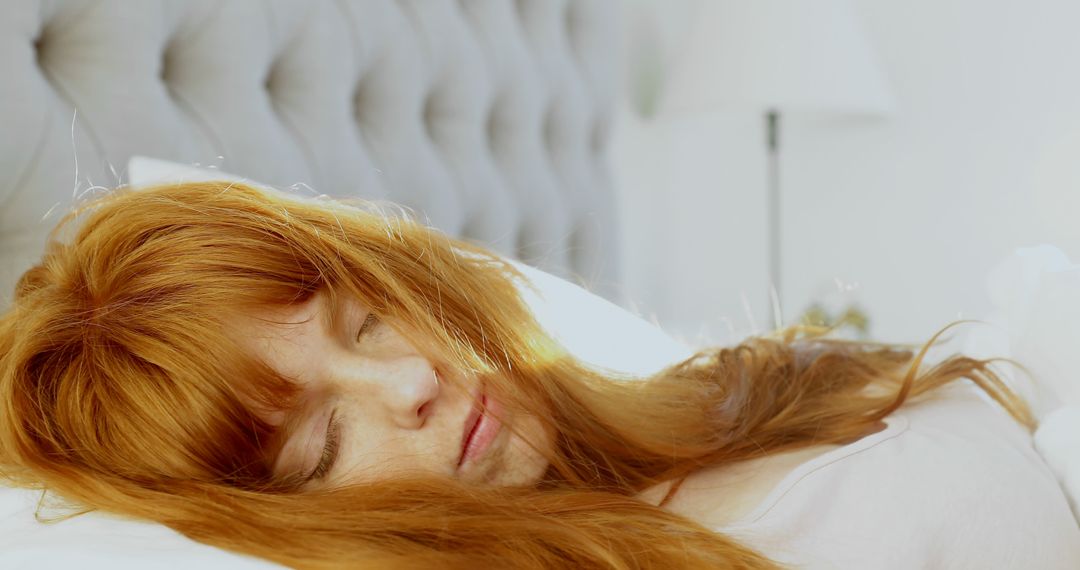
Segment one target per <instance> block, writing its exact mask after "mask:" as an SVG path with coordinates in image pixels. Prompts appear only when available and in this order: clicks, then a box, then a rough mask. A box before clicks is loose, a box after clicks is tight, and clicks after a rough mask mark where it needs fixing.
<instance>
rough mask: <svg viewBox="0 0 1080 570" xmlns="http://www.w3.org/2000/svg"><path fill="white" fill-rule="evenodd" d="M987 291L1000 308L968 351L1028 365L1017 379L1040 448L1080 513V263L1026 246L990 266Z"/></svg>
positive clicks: (974, 331) (973, 330)
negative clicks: (1030, 407) (1031, 411)
mask: <svg viewBox="0 0 1080 570" xmlns="http://www.w3.org/2000/svg"><path fill="white" fill-rule="evenodd" d="M987 292H988V293H989V294H990V298H991V301H992V302H993V304H994V306H995V310H994V312H993V313H992V314H991V315H990V316H989V317H988V318H987V319H985V320H986V321H987V325H985V326H973V327H969V329H970V333H969V334H968V336H967V337H966V339H965V343H964V347H963V350H964V352H967V353H969V354H973V355H980V356H1007V357H1010V358H1012V359H1014V360H1016V361H1017V362H1019V363H1020V364H1022V365H1023V366H1024V367H1025V368H1026V369H1027V370H1028V372H1029V373H1030V374H1024V373H1022V372H1019V371H1015V372H1014V373H1012V374H1011V377H1012V378H1011V379H1012V381H1013V383H1014V385H1015V386H1016V387H1017V388H1018V389H1019V391H1020V392H1021V393H1023V394H1024V395H1025V396H1026V397H1027V398H1028V399H1029V401H1031V402H1032V404H1033V408H1034V412H1035V414H1036V417H1037V418H1038V419H1039V427H1038V430H1037V431H1036V433H1035V447H1036V449H1038V450H1039V453H1040V454H1042V456H1043V458H1044V459H1045V460H1046V462H1047V463H1048V464H1049V465H1050V467H1051V469H1052V470H1053V471H1054V474H1055V475H1056V476H1057V477H1058V481H1059V482H1060V483H1061V485H1062V488H1064V489H1065V492H1066V494H1067V495H1069V499H1070V506H1071V507H1072V510H1073V514H1074V515H1076V516H1077V518H1078V520H1080V265H1078V264H1075V263H1073V262H1072V261H1070V260H1069V258H1068V257H1067V256H1066V255H1065V253H1064V252H1062V251H1061V250H1060V249H1058V248H1056V247H1053V246H1049V245H1041V246H1037V247H1030V248H1020V249H1017V250H1016V251H1015V252H1014V253H1013V254H1012V255H1010V256H1009V257H1007V258H1006V259H1005V260H1004V261H1002V262H1001V263H1000V264H999V265H998V266H997V267H995V268H994V270H993V271H991V273H990V275H989V277H988V278H987Z"/></svg>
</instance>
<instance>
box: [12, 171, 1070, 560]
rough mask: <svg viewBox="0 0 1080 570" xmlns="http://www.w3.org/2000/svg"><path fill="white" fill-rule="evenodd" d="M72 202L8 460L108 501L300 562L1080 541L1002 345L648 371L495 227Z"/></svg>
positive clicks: (775, 556)
mask: <svg viewBox="0 0 1080 570" xmlns="http://www.w3.org/2000/svg"><path fill="white" fill-rule="evenodd" d="M58 230H59V231H57V232H55V233H54V239H53V241H51V242H50V244H49V249H48V250H47V252H46V254H45V255H44V257H43V259H42V260H41V262H40V263H39V264H37V265H36V266H34V267H33V268H31V269H30V270H28V271H27V272H26V273H25V274H24V275H23V276H22V278H21V279H20V281H19V283H18V285H17V290H16V294H15V299H14V302H13V304H12V306H11V307H10V308H8V309H7V311H6V313H4V314H3V315H2V317H0V403H2V406H3V411H2V413H0V474H2V475H3V477H4V478H5V481H6V483H7V484H10V485H17V486H23V487H33V488H40V489H45V490H48V491H49V492H50V493H55V494H56V495H58V496H61V497H63V498H65V499H66V500H69V501H72V502H74V503H76V504H78V505H80V506H81V507H83V508H84V510H92V509H100V510H102V511H107V512H112V513H118V514H122V515H127V516H131V517H135V518H138V519H144V520H150V521H156V522H159V523H162V524H164V525H167V526H169V527H171V528H173V529H175V530H177V531H179V532H180V533H183V534H184V535H186V536H188V537H190V538H192V539H194V540H197V541H200V542H203V543H206V544H210V545H214V546H217V547H220V548H224V549H228V550H232V551H236V552H241V553H246V554H250V555H253V556H257V557H261V558H265V559H268V560H271V561H274V562H277V563H279V564H283V565H286V566H290V567H296V568H320V569H322V568H408V569H414V568H440V569H442V568H450V569H455V568H461V569H476V568H524V569H533V568H535V569H548V568H575V569H576V568H611V569H631V568H664V569H673V568H693V569H700V568H779V567H795V568H1044V569H1045V568H1080V529H1078V528H1077V524H1076V521H1075V520H1074V519H1073V518H1072V516H1071V514H1070V512H1069V510H1068V507H1067V504H1066V500H1065V498H1064V495H1063V494H1062V491H1061V490H1060V488H1058V487H1057V486H1056V484H1055V483H1054V481H1053V478H1052V475H1051V474H1050V472H1049V470H1048V469H1047V467H1046V466H1045V465H1044V464H1043V463H1042V462H1041V460H1040V459H1039V457H1038V456H1037V455H1036V454H1035V452H1034V451H1033V449H1032V446H1031V441H1030V429H1031V428H1032V426H1033V420H1032V416H1031V414H1030V412H1029V410H1028V408H1027V406H1026V404H1025V403H1024V402H1023V401H1022V400H1021V399H1020V398H1019V397H1017V396H1016V395H1015V394H1014V393H1013V392H1012V391H1011V390H1010V389H1009V387H1008V385H1006V384H1005V383H1004V382H1003V381H1002V380H1001V379H1000V378H999V376H998V375H997V374H996V373H995V372H994V370H993V368H992V367H991V362H989V361H984V360H977V359H972V358H969V357H965V356H953V357H950V358H948V359H945V360H943V361H940V362H938V363H936V364H934V365H932V366H931V365H929V364H928V363H924V362H923V356H924V355H925V352H926V347H928V346H930V344H931V343H930V342H928V343H927V345H925V346H924V347H923V349H922V350H920V351H918V352H914V351H909V350H905V349H901V348H899V347H893V346H885V345H876V344H870V343H856V342H848V341H840V340H830V339H828V338H825V337H823V336H818V335H813V334H808V333H806V332H800V331H795V330H789V331H784V332H782V333H779V334H777V335H774V336H768V337H760V338H750V339H748V340H746V341H745V342H743V343H741V344H739V345H737V346H734V347H727V348H712V349H707V350H702V351H700V352H698V353H697V354H695V355H694V356H693V357H692V358H688V359H686V360H685V361H682V362H676V363H673V364H672V365H671V366H669V367H667V368H665V369H663V370H661V371H659V372H658V373H656V374H655V375H653V376H651V377H647V378H636V379H630V378H626V377H624V376H619V375H616V374H614V373H609V372H604V371H602V370H600V369H598V368H595V367H590V366H588V365H586V364H585V363H583V362H582V361H580V360H578V359H576V358H575V357H574V356H573V355H572V354H570V353H569V352H568V351H567V350H566V349H564V348H563V347H562V346H561V345H560V344H559V343H557V342H556V341H555V340H553V338H552V337H551V336H549V335H548V334H547V333H545V331H544V330H543V329H542V328H541V327H540V325H539V324H538V322H537V320H536V318H535V315H534V314H533V313H532V312H531V311H530V309H529V308H528V306H527V305H526V304H525V303H524V302H523V300H522V297H521V294H520V290H519V288H518V284H519V283H524V282H525V281H524V275H523V274H522V273H521V272H520V271H519V270H518V269H517V268H515V266H513V265H512V264H510V263H509V262H507V261H506V260H504V259H502V258H500V257H499V256H497V255H495V254H493V253H490V252H488V251H487V250H485V249H483V248H481V247H479V246H476V245H473V244H470V243H468V242H465V241H461V240H455V239H452V238H449V237H447V236H445V235H443V234H440V233H438V232H437V231H435V230H433V229H431V228H427V227H424V226H423V225H421V224H419V223H417V222H415V221H413V220H410V219H408V218H405V217H390V216H386V215H385V214H383V213H381V212H378V211H376V210H374V209H373V208H368V207H365V204H363V203H357V204H346V203H343V202H337V201H330V200H315V199H308V198H299V197H295V196H290V195H286V194H284V193H277V192H274V191H269V190H265V189H259V188H253V187H249V186H246V185H243V184H236V183H224V182H223V183H214V182H204V183H186V184H179V185H168V186H158V187H153V188H148V189H142V190H137V191H136V190H129V189H120V190H117V191H114V192H112V193H110V194H108V195H106V196H102V197H98V198H96V199H94V200H93V201H90V202H89V203H86V204H84V205H83V206H82V207H80V208H78V209H77V210H75V211H73V212H72V213H70V214H69V215H68V216H66V217H65V218H64V220H63V221H62V222H61V225H60V228H58ZM62 231H68V232H69V233H70V235H69V236H68V237H67V239H61V238H60V233H61V232H62ZM932 341H933V339H931V342H932Z"/></svg>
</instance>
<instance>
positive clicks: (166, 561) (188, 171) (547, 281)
mask: <svg viewBox="0 0 1080 570" xmlns="http://www.w3.org/2000/svg"><path fill="white" fill-rule="evenodd" d="M128 175H129V177H130V180H129V185H131V186H132V187H145V186H148V185H151V184H163V183H169V182H182V181H188V182H192V181H209V180H230V181H240V182H245V183H248V184H252V185H254V186H260V187H269V186H268V185H265V184H259V183H257V182H253V181H250V180H248V179H246V178H243V177H240V176H235V175H231V174H228V173H224V172H220V171H217V170H208V169H201V168H196V167H193V166H189V165H184V164H177V163H171V162H167V161H162V160H157V159H152V158H146V157H138V156H137V157H133V158H132V159H131V162H130V163H129V164H128ZM511 262H512V263H513V264H514V265H515V266H516V267H517V268H518V269H520V270H521V271H522V272H523V273H524V274H525V275H526V276H527V277H528V278H529V279H530V280H531V281H532V282H533V284H535V285H536V287H537V289H538V290H539V292H538V293H537V292H533V291H532V290H531V289H529V288H528V287H521V292H522V296H523V297H524V299H525V301H526V302H527V303H528V305H529V307H530V309H532V311H533V313H534V314H535V315H536V318H537V320H538V321H539V322H540V325H541V326H542V327H544V329H545V330H546V331H547V332H548V333H549V334H551V335H552V336H554V337H555V338H556V339H557V340H559V341H560V342H561V343H562V344H563V346H565V347H566V349H567V350H568V351H569V352H571V353H572V354H574V355H575V356H577V357H578V358H580V359H582V360H583V361H585V362H586V363H588V364H590V365H592V366H595V367H602V368H605V369H608V370H610V371H613V372H617V373H623V374H627V375H631V376H645V375H649V374H652V373H654V372H656V371H658V370H660V369H661V368H663V367H665V366H667V365H669V364H672V363H674V362H676V361H678V360H681V359H684V358H687V357H689V356H690V355H691V353H692V351H691V350H690V348H688V347H687V346H685V345H683V344H681V343H679V342H678V341H676V340H675V339H673V338H672V337H670V336H669V335H667V334H666V333H665V332H664V331H663V330H661V329H660V328H658V327H657V326H655V325H653V324H651V323H649V322H647V321H645V320H644V319H642V318H641V317H639V316H637V315H634V314H632V313H630V312H628V311H626V310H624V309H622V308H620V307H619V306H617V305H615V304H613V303H611V302H609V301H607V300H606V299H604V298H602V297H599V296H597V295H594V294H592V293H590V292H589V291H586V290H585V289H583V288H581V287H579V286H577V285H575V284H573V283H571V282H569V281H565V280H563V279H561V278H559V277H556V276H554V275H551V274H549V273H546V272H544V271H542V270H540V269H537V268H535V267H532V266H529V265H527V264H525V263H522V262H519V261H516V260H511ZM38 497H39V493H36V492H31V491H26V490H23V489H10V488H3V487H0V568H5V569H6V568H11V569H16V568H26V569H30V568H34V569H35V570H37V569H41V568H72V567H78V568H109V569H111V570H116V569H125V568H131V569H135V568H139V569H145V568H200V570H217V569H221V570H225V569H229V570H232V569H246V568H253V569H254V568H281V566H278V565H276V564H273V563H271V562H268V561H265V560H262V559H256V558H251V557H246V556H240V555H237V554H233V553H230V552H227V551H224V550H221V549H217V548H214V547H210V546H207V545H204V544H201V543H198V542H195V541H192V540H190V539H188V538H187V537H185V536H183V535H181V534H179V533H177V532H175V531H173V530H172V529H169V528H168V527H165V526H164V525H160V524H156V523H149V522H141V521H132V520H124V519H121V518H118V517H114V516H111V515H108V514H105V513H89V514H86V515H80V516H78V517H75V518H73V519H70V520H67V521H63V522H60V523H56V524H49V525H46V524H41V523H38V522H37V521H36V520H35V519H34V517H33V512H34V507H35V506H36V504H37V500H38Z"/></svg>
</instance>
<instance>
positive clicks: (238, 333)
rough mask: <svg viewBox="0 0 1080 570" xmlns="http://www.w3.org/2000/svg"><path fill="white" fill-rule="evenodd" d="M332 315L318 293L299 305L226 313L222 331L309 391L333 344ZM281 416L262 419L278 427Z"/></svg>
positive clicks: (323, 295)
mask: <svg viewBox="0 0 1080 570" xmlns="http://www.w3.org/2000/svg"><path fill="white" fill-rule="evenodd" d="M333 312H334V307H332V306H330V302H329V295H327V294H326V293H324V292H323V291H321V290H320V291H317V292H316V293H314V294H313V295H311V296H310V297H309V298H307V299H305V300H304V301H302V302H298V303H293V304H288V305H274V306H263V307H259V308H256V309H249V310H245V311H242V312H236V313H233V314H230V315H229V316H227V317H226V328H227V330H228V331H229V334H230V335H231V336H232V337H233V340H234V341H235V342H236V343H237V345H238V346H239V347H240V349H241V350H243V351H244V352H246V353H247V354H248V355H250V356H252V357H254V358H255V359H256V360H258V361H260V362H262V363H263V364H264V365H266V366H268V367H270V368H271V369H273V370H274V371H275V372H277V373H278V374H279V375H282V376H284V377H286V378H288V379H290V380H292V381H293V382H296V383H297V384H299V385H301V386H302V387H304V388H305V391H310V390H311V389H313V388H314V387H315V386H313V384H314V380H315V379H316V378H317V377H318V374H319V366H320V363H321V362H325V361H326V358H327V355H328V351H329V350H330V349H331V348H332V344H333V342H334V337H333V335H332V330H331V329H332V322H333V318H332V315H333ZM285 413H286V412H284V411H275V412H272V413H268V414H266V415H267V417H266V419H267V421H269V422H271V423H272V424H275V425H281V423H282V422H283V421H284V419H285Z"/></svg>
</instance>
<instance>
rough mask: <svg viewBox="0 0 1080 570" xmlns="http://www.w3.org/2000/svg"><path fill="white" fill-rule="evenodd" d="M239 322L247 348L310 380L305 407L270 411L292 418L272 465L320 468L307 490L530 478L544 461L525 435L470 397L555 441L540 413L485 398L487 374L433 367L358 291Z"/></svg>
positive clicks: (310, 471)
mask: <svg viewBox="0 0 1080 570" xmlns="http://www.w3.org/2000/svg"><path fill="white" fill-rule="evenodd" d="M331 312H333V314H334V316H335V319H334V322H335V323H336V326H335V327H333V328H332V327H331V326H330V324H329V319H328V318H327V317H328V316H329V314H330V313H331ZM369 316H370V317H371V318H370V319H369ZM232 324H233V325H234V327H233V331H232V332H233V333H234V334H236V335H237V338H238V339H239V340H240V341H241V343H242V345H243V346H245V347H246V348H247V349H248V350H250V351H251V352H252V353H253V354H254V355H256V356H257V357H259V358H261V359H262V360H263V361H264V362H266V364H268V365H269V366H271V367H273V368H274V369H275V370H277V371H278V372H279V373H281V374H283V375H285V376H286V377H289V378H292V379H294V380H296V381H297V382H299V383H300V385H301V386H302V387H303V395H302V397H301V400H300V404H298V405H297V406H296V408H294V409H292V410H288V411H283V412H279V413H276V414H272V415H270V416H268V417H267V418H266V420H267V421H269V422H270V423H272V424H275V425H282V424H283V423H284V422H286V421H288V422H289V423H290V424H291V425H294V426H295V429H294V430H293V431H292V432H291V434H290V435H289V438H288V440H286V441H285V443H284V445H283V447H282V448H281V452H280V454H279V455H278V457H277V459H276V461H275V463H274V473H275V475H278V476H283V477H284V476H288V475H292V474H299V475H301V476H302V477H304V478H307V477H309V476H312V475H314V476H312V477H311V478H310V480H309V481H308V482H307V483H305V484H304V487H305V488H309V487H310V488H315V487H324V486H326V487H333V486H339V485H342V484H345V483H349V482H361V481H371V480H377V479H379V478H385V477H392V476H393V475H394V474H398V473H400V474H416V473H426V474H442V475H446V476H448V477H452V478H458V479H461V480H463V481H467V482H475V483H486V484H492V485H531V484H534V483H536V482H537V481H539V479H540V477H541V476H542V475H543V472H544V470H545V469H546V467H547V461H546V460H545V459H544V458H543V456H542V455H540V454H539V453H538V452H537V451H536V450H534V449H533V448H532V447H530V446H529V445H528V444H527V443H526V442H525V441H523V440H522V437H520V436H518V435H516V434H513V433H511V430H509V429H506V427H505V425H500V424H499V422H497V421H493V419H492V417H491V414H486V413H482V411H483V407H474V397H473V396H477V397H483V398H485V399H486V404H485V406H484V407H486V408H488V409H490V410H492V411H493V412H494V414H496V415H501V416H503V419H504V422H503V423H504V424H513V425H514V427H515V431H517V432H519V433H521V434H523V435H524V436H525V437H528V438H529V440H530V441H532V442H533V443H534V444H535V445H536V446H537V447H540V448H542V449H547V448H549V447H550V445H551V439H550V437H548V436H547V434H546V433H545V432H544V430H543V429H542V428H541V426H540V423H539V421H538V420H537V419H536V417H534V416H531V415H528V416H527V415H518V416H516V417H515V416H514V415H512V414H511V413H510V412H509V411H508V410H505V409H504V408H502V407H501V406H500V405H499V403H498V402H497V401H494V400H493V399H492V398H491V397H490V396H486V395H485V392H484V387H483V386H482V385H481V384H480V383H479V381H477V380H475V379H471V380H470V379H469V378H466V377H464V376H461V375H458V374H457V373H456V372H455V371H454V370H449V369H447V368H446V367H445V366H433V364H432V363H431V362H430V361H429V360H428V359H427V358H425V357H424V356H423V355H421V354H420V352H419V351H417V349H416V348H415V347H414V346H413V345H412V344H410V343H409V342H408V341H406V340H405V338H404V337H403V336H401V335H400V334H399V333H398V332H397V331H396V330H395V329H394V328H393V327H392V326H391V325H390V324H389V323H387V322H382V321H380V320H377V319H375V318H374V315H373V314H371V313H370V312H369V311H368V310H367V308H366V307H364V306H363V305H362V304H361V303H360V302H359V301H358V300H357V299H356V298H354V297H352V296H347V295H341V296H339V301H338V306H336V307H334V306H331V303H330V302H329V297H328V296H327V295H326V294H325V293H324V292H323V291H321V290H320V291H319V292H318V293H316V294H315V295H313V296H312V297H311V298H310V299H309V300H307V301H306V302H304V303H302V304H295V305H290V306H286V307H275V308H273V309H265V310H262V311H260V312H259V313H257V314H252V315H247V316H245V317H243V318H241V319H238V320H236V321H233V323H232ZM478 417H479V418H480V421H479V422H477V421H476V419H477V418H478ZM474 426H475V429H474ZM492 436H493V437H492ZM328 443H329V445H327V444H328ZM466 444H467V445H466ZM335 449H336V452H335ZM466 449H467V452H465V451H466ZM463 456H464V460H463ZM320 463H322V465H320ZM327 466H328V467H329V468H328V469H327V468H326V467H327Z"/></svg>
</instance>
